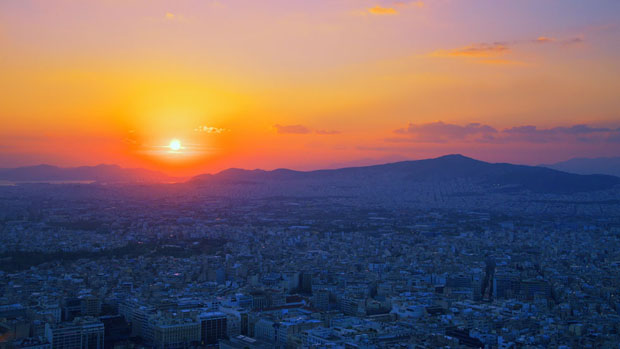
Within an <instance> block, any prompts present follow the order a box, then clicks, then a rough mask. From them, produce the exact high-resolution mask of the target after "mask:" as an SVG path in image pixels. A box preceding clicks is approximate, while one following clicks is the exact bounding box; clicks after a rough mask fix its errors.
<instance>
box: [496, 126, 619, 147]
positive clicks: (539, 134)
mask: <svg viewBox="0 0 620 349" xmlns="http://www.w3.org/2000/svg"><path fill="white" fill-rule="evenodd" d="M502 133H503V135H504V139H507V140H518V141H527V142H534V143H549V142H557V141H578V142H587V143H590V142H597V141H604V140H605V139H609V138H613V137H614V134H617V133H618V131H617V130H613V129H610V128H606V127H591V126H588V125H585V124H578V125H573V126H569V127H563V126H560V127H553V128H547V129H539V128H538V127H536V126H533V125H526V126H516V127H511V128H507V129H505V130H503V131H502Z"/></svg>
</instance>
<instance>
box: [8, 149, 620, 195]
mask: <svg viewBox="0 0 620 349" xmlns="http://www.w3.org/2000/svg"><path fill="white" fill-rule="evenodd" d="M0 180H6V181H15V182H28V181H37V182H38V181H94V182H99V183H169V182H178V181H179V178H175V177H170V176H167V175H165V174H163V173H161V172H157V171H151V170H145V169H125V168H121V167H119V166H116V165H97V166H82V167H74V168H60V167H56V166H50V165H38V166H29V167H19V168H13V169H0ZM442 183H444V184H446V183H447V184H448V185H449V186H450V187H454V188H456V189H455V190H453V191H454V192H457V193H463V192H477V193H480V192H521V191H530V192H534V193H556V194H570V193H578V192H590V191H600V190H606V189H610V188H612V187H614V186H616V185H619V184H620V178H619V177H616V176H610V175H581V174H574V173H567V172H563V171H558V170H555V169H551V168H546V167H542V166H524V165H513V164H508V163H488V162H484V161H479V160H475V159H472V158H468V157H465V156H462V155H446V156H442V157H439V158H434V159H426V160H415V161H400V162H394V163H388V164H383V165H373V166H362V167H347V168H341V169H330V170H316V171H294V170H288V169H277V170H272V171H264V170H243V169H235V168H233V169H228V170H224V171H222V172H219V173H216V174H203V175H198V176H195V177H193V178H191V179H190V180H189V181H188V182H187V184H188V185H191V186H198V187H202V188H205V187H214V186H218V185H219V186H236V187H239V186H241V187H253V189H252V190H254V191H256V190H257V189H256V188H257V187H263V189H264V191H265V190H267V191H271V192H274V193H277V194H282V195H286V194H289V193H293V192H296V193H300V192H305V191H308V192H311V191H313V190H314V191H316V192H319V191H330V190H334V191H339V192H343V193H344V192H354V191H359V190H363V191H366V192H373V191H376V192H380V191H381V190H385V191H386V192H396V193H403V192H404V191H406V190H408V188H410V187H420V186H422V185H429V184H432V185H435V186H437V185H440V184H441V185H443V184H442ZM330 188H331V189H330ZM399 188H400V189H399Z"/></svg>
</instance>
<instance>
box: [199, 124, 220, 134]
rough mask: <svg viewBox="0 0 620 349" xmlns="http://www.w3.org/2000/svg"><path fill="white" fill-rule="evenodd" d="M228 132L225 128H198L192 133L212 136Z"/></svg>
mask: <svg viewBox="0 0 620 349" xmlns="http://www.w3.org/2000/svg"><path fill="white" fill-rule="evenodd" d="M226 131H228V130H227V129H225V128H220V127H213V126H205V125H202V126H198V127H196V128H195V129H194V132H202V133H214V134H220V133H223V132H226Z"/></svg>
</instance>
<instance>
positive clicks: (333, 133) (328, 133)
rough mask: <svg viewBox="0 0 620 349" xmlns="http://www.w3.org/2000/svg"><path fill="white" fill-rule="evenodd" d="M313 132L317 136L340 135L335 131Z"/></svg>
mask: <svg viewBox="0 0 620 349" xmlns="http://www.w3.org/2000/svg"><path fill="white" fill-rule="evenodd" d="M314 132H315V133H316V134H319V135H337V134H340V131H337V130H316V131H314Z"/></svg>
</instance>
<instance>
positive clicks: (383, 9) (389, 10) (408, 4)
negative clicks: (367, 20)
mask: <svg viewBox="0 0 620 349" xmlns="http://www.w3.org/2000/svg"><path fill="white" fill-rule="evenodd" d="M425 6H426V4H425V3H424V1H395V2H392V3H390V4H389V5H384V6H382V5H375V6H373V7H370V8H368V9H367V11H366V12H367V13H369V14H371V15H379V16H382V15H397V14H399V13H400V10H404V9H406V8H423V7H425Z"/></svg>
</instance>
